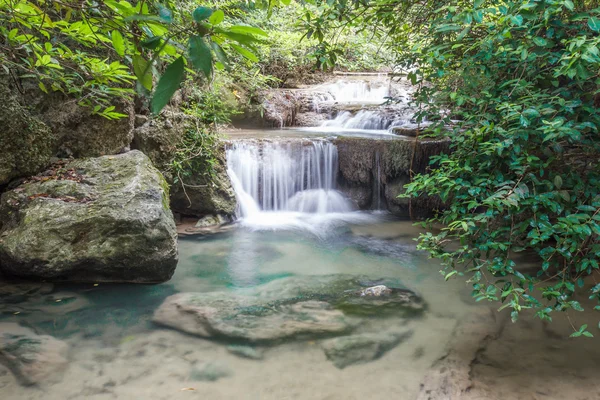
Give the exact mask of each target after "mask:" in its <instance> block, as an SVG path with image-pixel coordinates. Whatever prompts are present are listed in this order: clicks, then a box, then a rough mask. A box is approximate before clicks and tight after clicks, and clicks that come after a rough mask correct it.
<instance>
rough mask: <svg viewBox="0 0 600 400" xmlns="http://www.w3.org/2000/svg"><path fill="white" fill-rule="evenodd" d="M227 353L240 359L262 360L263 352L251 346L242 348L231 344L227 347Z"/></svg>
mask: <svg viewBox="0 0 600 400" xmlns="http://www.w3.org/2000/svg"><path fill="white" fill-rule="evenodd" d="M227 351H229V352H230V353H231V354H235V355H236V356H240V357H242V358H248V359H250V360H262V359H263V352H262V351H261V350H260V349H257V348H256V347H252V346H242V345H235V344H232V345H230V346H227Z"/></svg>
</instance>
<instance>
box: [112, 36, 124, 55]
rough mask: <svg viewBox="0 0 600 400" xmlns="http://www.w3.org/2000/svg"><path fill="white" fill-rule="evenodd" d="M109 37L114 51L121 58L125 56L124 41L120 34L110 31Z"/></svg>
mask: <svg viewBox="0 0 600 400" xmlns="http://www.w3.org/2000/svg"><path fill="white" fill-rule="evenodd" d="M110 36H111V38H112V44H113V47H114V48H115V51H116V52H117V54H118V55H120V56H121V57H123V56H124V55H125V41H124V40H123V35H121V32H119V31H116V30H115V31H112V33H111V34H110Z"/></svg>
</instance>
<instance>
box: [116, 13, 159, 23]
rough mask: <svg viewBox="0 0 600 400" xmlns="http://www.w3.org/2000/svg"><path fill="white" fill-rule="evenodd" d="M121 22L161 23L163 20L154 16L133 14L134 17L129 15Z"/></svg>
mask: <svg viewBox="0 0 600 400" xmlns="http://www.w3.org/2000/svg"><path fill="white" fill-rule="evenodd" d="M123 21H126V22H129V21H142V22H143V21H152V22H163V20H162V19H161V18H160V17H158V16H156V15H143V14H135V15H131V16H129V17H127V18H125V19H123Z"/></svg>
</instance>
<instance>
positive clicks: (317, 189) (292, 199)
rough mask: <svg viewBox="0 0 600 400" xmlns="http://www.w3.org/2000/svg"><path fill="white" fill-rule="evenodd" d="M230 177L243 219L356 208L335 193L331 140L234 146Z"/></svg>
mask: <svg viewBox="0 0 600 400" xmlns="http://www.w3.org/2000/svg"><path fill="white" fill-rule="evenodd" d="M227 172H228V174H229V177H230V179H231V183H232V186H233V189H234V191H235V194H236V197H237V200H238V209H237V215H238V217H240V218H247V217H252V216H256V215H257V214H258V213H262V212H266V211H280V212H284V211H287V212H300V213H316V214H325V213H344V212H349V211H352V210H353V206H352V203H351V202H350V200H348V199H346V198H345V197H344V196H343V195H342V194H341V193H340V192H338V191H337V190H335V189H336V178H337V173H338V153H337V147H336V146H335V145H334V144H332V143H330V142H327V141H312V142H309V143H307V142H303V141H295V142H286V143H267V142H265V143H258V142H236V143H234V144H232V146H231V147H230V148H229V149H228V150H227Z"/></svg>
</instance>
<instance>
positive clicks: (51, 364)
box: [0, 322, 67, 385]
mask: <svg viewBox="0 0 600 400" xmlns="http://www.w3.org/2000/svg"><path fill="white" fill-rule="evenodd" d="M66 353H67V345H66V344H65V343H64V342H62V341H60V340H58V339H55V338H53V337H52V336H47V335H37V334H36V333H35V332H34V331H32V330H31V329H29V328H25V327H23V326H20V325H18V324H15V323H8V322H3V323H0V363H2V364H4V365H6V367H7V368H8V369H10V371H11V372H12V373H13V374H14V375H15V377H16V378H17V380H18V381H19V382H20V383H21V384H23V385H34V384H40V383H43V382H47V381H54V380H55V379H56V378H59V377H60V375H61V373H62V372H63V371H64V369H65V368H66V366H67V358H66Z"/></svg>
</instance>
